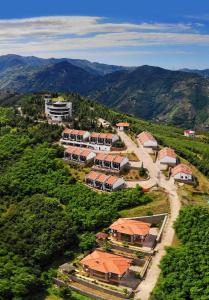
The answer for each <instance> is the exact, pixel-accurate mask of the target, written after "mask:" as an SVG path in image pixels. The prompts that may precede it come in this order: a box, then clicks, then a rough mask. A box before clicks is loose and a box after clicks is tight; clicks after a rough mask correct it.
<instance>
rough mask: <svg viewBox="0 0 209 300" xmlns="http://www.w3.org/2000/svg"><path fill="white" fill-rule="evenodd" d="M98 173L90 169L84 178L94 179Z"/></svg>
mask: <svg viewBox="0 0 209 300" xmlns="http://www.w3.org/2000/svg"><path fill="white" fill-rule="evenodd" d="M99 175H100V173H97V172H94V171H91V172H90V173H89V174H88V175H86V179H90V180H96V179H97V177H99Z"/></svg>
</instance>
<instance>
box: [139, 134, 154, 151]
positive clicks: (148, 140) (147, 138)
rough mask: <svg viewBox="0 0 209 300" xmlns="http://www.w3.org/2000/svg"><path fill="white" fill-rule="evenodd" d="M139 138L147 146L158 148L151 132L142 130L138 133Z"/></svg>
mask: <svg viewBox="0 0 209 300" xmlns="http://www.w3.org/2000/svg"><path fill="white" fill-rule="evenodd" d="M138 139H139V141H140V143H141V144H142V146H143V147H145V148H157V141H156V139H155V138H154V137H153V135H152V134H151V133H150V132H147V131H143V132H141V133H140V134H139V135H138Z"/></svg>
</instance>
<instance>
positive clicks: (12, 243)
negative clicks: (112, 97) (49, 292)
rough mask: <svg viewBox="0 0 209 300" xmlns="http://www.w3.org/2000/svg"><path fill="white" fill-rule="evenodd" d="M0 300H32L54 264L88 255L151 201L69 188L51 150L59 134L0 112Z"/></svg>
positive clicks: (57, 152)
mask: <svg viewBox="0 0 209 300" xmlns="http://www.w3.org/2000/svg"><path fill="white" fill-rule="evenodd" d="M0 123H1V130H0V165H1V169H0V274H1V276H0V299H1V300H5V299H32V297H33V296H34V295H35V294H36V293H37V292H38V291H40V290H41V289H44V288H46V287H47V282H48V281H47V280H46V278H48V275H47V273H46V272H47V270H48V268H49V265H51V263H53V262H54V261H56V259H57V258H58V257H59V258H60V257H61V256H63V255H64V254H65V255H68V256H69V255H70V253H71V256H72V255H73V253H72V252H70V251H72V250H73V251H74V252H76V251H77V252H79V251H82V250H86V249H88V247H92V245H93V244H92V243H94V238H93V237H94V232H95V231H97V230H99V229H100V228H104V227H106V226H108V225H109V224H110V222H111V221H112V220H113V219H114V218H116V217H118V212H119V210H121V209H125V208H129V207H134V206H137V205H140V204H144V203H147V202H149V201H151V200H152V199H150V197H149V196H147V195H144V194H143V193H142V192H141V190H140V189H133V190H125V191H121V192H117V193H114V194H98V193H96V192H93V191H92V190H90V189H89V188H87V187H85V186H84V185H83V184H82V183H80V182H78V181H76V179H75V178H74V177H73V176H72V175H71V171H70V169H69V168H67V167H66V166H65V165H64V163H63V161H62V160H61V159H60V157H62V156H63V149H62V148H60V147H59V146H56V145H53V142H54V141H56V140H57V139H58V138H59V136H60V133H61V131H62V128H60V127H59V126H52V125H48V124H44V123H34V122H33V121H31V120H28V119H22V118H21V117H18V116H17V115H16V114H15V112H14V110H13V109H1V110H0Z"/></svg>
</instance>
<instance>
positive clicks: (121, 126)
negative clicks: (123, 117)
mask: <svg viewBox="0 0 209 300" xmlns="http://www.w3.org/2000/svg"><path fill="white" fill-rule="evenodd" d="M129 126H130V124H129V123H127V122H120V123H117V124H116V127H117V128H118V130H120V131H125V130H128V129H129Z"/></svg>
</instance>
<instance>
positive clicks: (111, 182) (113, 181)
mask: <svg viewBox="0 0 209 300" xmlns="http://www.w3.org/2000/svg"><path fill="white" fill-rule="evenodd" d="M118 179H119V178H118V177H116V176H109V177H108V179H107V181H106V182H105V183H107V184H109V185H113V184H114V183H115V182H117V181H118Z"/></svg>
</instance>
